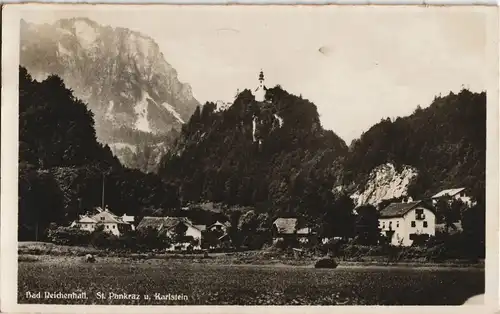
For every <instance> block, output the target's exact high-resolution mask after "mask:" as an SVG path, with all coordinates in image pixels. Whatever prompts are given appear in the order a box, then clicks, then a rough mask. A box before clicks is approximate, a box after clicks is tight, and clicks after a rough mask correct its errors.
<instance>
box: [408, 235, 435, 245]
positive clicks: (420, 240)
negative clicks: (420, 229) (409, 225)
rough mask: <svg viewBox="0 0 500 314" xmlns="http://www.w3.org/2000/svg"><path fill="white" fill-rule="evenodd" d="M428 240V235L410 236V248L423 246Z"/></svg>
mask: <svg viewBox="0 0 500 314" xmlns="http://www.w3.org/2000/svg"><path fill="white" fill-rule="evenodd" d="M429 238H430V237H429V235H428V234H416V233H412V234H410V239H411V240H413V243H412V246H424V245H425V244H426V243H427V241H429Z"/></svg>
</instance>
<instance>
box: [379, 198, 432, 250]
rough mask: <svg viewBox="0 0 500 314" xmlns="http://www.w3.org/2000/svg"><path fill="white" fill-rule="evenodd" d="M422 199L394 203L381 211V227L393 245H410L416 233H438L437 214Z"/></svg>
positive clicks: (381, 230)
mask: <svg viewBox="0 0 500 314" xmlns="http://www.w3.org/2000/svg"><path fill="white" fill-rule="evenodd" d="M431 208H432V207H431V206H427V205H426V204H425V203H424V202H422V201H416V202H404V203H392V204H390V205H389V206H387V207H386V208H384V209H383V210H381V211H380V218H379V228H380V232H381V233H382V234H383V235H384V236H388V237H390V239H391V242H390V243H391V244H392V245H402V246H410V245H412V243H413V235H414V234H427V235H429V236H434V235H435V234H436V216H435V214H434V211H433V210H432V209H431Z"/></svg>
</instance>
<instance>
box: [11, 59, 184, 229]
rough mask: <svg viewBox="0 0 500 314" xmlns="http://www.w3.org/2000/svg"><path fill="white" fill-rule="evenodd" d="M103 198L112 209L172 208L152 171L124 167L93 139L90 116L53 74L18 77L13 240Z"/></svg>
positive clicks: (171, 198)
mask: <svg viewBox="0 0 500 314" xmlns="http://www.w3.org/2000/svg"><path fill="white" fill-rule="evenodd" d="M103 182H104V183H105V188H106V189H105V191H106V193H105V202H106V204H108V205H110V206H112V208H113V210H114V211H115V212H116V213H117V214H122V213H125V212H126V213H128V214H139V210H140V209H143V208H147V207H153V208H158V207H167V208H170V207H175V206H177V205H178V204H177V203H176V202H177V200H178V198H177V195H176V193H177V189H175V188H171V187H169V186H168V185H166V184H165V183H163V182H162V181H161V180H160V179H159V178H158V176H156V175H153V174H144V173H142V172H141V171H139V170H130V169H127V168H124V167H123V166H122V165H121V164H120V162H119V161H118V159H117V158H116V157H114V156H113V154H112V153H111V150H110V149H109V147H108V146H107V145H105V146H102V145H101V144H99V143H98V142H97V140H96V134H95V129H94V120H93V115H92V113H91V112H90V111H89V109H87V106H86V105H85V104H84V103H83V102H81V101H80V100H78V99H76V98H75V97H74V96H73V95H72V92H71V91H70V90H69V89H67V88H66V87H65V85H64V83H63V81H62V80H61V79H60V78H59V77H57V76H55V75H53V76H49V77H48V78H47V79H46V80H44V81H42V82H37V81H34V80H33V79H32V78H31V76H30V75H29V74H28V72H27V71H26V69H25V68H20V76H19V238H20V239H34V238H36V237H38V236H40V235H41V234H42V233H43V232H44V230H45V229H46V228H47V226H48V225H49V224H50V223H51V222H55V223H58V224H68V223H69V222H70V221H72V220H73V219H75V218H76V217H77V215H78V214H79V213H83V212H84V211H85V210H89V209H92V208H93V207H94V206H98V205H101V200H102V185H103Z"/></svg>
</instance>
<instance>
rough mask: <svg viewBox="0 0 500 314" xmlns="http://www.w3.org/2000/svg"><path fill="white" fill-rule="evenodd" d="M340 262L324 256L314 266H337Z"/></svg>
mask: <svg viewBox="0 0 500 314" xmlns="http://www.w3.org/2000/svg"><path fill="white" fill-rule="evenodd" d="M337 266H338V264H337V262H336V261H335V260H334V259H333V258H323V259H320V260H319V261H317V262H316V264H314V268H337Z"/></svg>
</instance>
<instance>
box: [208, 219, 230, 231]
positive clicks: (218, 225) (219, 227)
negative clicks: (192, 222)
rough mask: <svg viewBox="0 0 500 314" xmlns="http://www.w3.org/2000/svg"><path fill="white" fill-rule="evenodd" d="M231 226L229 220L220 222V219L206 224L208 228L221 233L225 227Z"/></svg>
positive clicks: (225, 229)
mask: <svg viewBox="0 0 500 314" xmlns="http://www.w3.org/2000/svg"><path fill="white" fill-rule="evenodd" d="M229 227H231V224H230V223H229V222H227V221H226V222H224V223H222V222H220V221H216V222H215V223H213V224H211V225H210V226H208V228H207V229H208V230H210V231H221V232H222V233H226V231H227V229H228V228H229Z"/></svg>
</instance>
